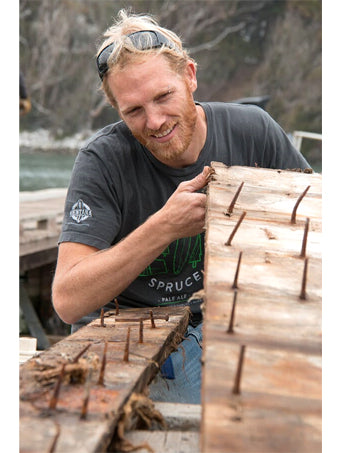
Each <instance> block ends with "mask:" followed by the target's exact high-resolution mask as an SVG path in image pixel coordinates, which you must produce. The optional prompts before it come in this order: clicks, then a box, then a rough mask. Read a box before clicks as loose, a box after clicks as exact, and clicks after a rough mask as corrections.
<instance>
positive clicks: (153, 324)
mask: <svg viewBox="0 0 342 453" xmlns="http://www.w3.org/2000/svg"><path fill="white" fill-rule="evenodd" d="M150 319H151V327H152V329H155V328H156V325H155V322H154V316H153V311H152V310H150Z"/></svg>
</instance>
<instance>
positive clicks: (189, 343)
mask: <svg viewBox="0 0 342 453" xmlns="http://www.w3.org/2000/svg"><path fill="white" fill-rule="evenodd" d="M201 358H202V323H201V324H199V325H198V326H197V327H192V326H190V325H189V326H188V328H187V331H186V333H185V339H184V340H183V341H182V342H181V343H180V344H179V346H178V349H177V351H175V352H172V353H171V354H170V356H169V357H168V359H167V360H166V362H165V364H164V366H163V367H162V369H161V372H159V373H158V374H157V376H156V377H155V378H154V380H153V381H152V382H151V384H150V386H149V389H150V395H149V396H150V398H151V399H152V400H153V401H164V402H174V403H176V402H178V403H187V404H201V378H202V365H201ZM163 374H164V376H165V374H166V375H167V376H168V377H163Z"/></svg>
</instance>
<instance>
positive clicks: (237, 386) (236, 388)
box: [233, 345, 246, 395]
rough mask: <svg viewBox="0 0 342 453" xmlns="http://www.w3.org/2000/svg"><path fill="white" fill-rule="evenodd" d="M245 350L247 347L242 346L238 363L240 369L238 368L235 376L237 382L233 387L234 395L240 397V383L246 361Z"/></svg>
mask: <svg viewBox="0 0 342 453" xmlns="http://www.w3.org/2000/svg"><path fill="white" fill-rule="evenodd" d="M245 349H246V346H245V345H241V348H240V356H239V362H238V367H237V370H236V374H235V381H234V387H233V393H234V395H239V393H240V382H241V375H242V365H243V359H244V355H245Z"/></svg>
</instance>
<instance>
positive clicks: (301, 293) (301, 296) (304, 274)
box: [299, 258, 309, 300]
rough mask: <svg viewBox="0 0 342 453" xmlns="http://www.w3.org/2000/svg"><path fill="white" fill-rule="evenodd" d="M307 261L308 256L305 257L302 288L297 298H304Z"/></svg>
mask: <svg viewBox="0 0 342 453" xmlns="http://www.w3.org/2000/svg"><path fill="white" fill-rule="evenodd" d="M308 261H309V258H305V261H304V270H303V278H302V289H301V291H300V296H299V298H300V299H302V300H305V299H306V281H307V273H308Z"/></svg>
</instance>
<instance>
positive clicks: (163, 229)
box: [52, 167, 210, 324]
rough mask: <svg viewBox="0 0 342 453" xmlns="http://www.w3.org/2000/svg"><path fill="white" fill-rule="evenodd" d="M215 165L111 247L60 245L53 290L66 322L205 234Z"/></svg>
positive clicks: (100, 303) (181, 187)
mask: <svg viewBox="0 0 342 453" xmlns="http://www.w3.org/2000/svg"><path fill="white" fill-rule="evenodd" d="M209 175H210V167H205V168H204V170H203V172H202V173H201V174H200V175H198V176H196V178H194V179H192V180H191V181H186V182H182V183H181V184H179V186H178V188H177V189H176V191H175V192H174V193H173V194H172V195H171V197H170V198H169V199H168V201H167V202H166V204H165V205H164V206H163V208H162V209H160V210H159V211H157V212H156V213H155V214H153V215H152V216H151V217H149V218H148V219H147V220H146V221H145V222H144V223H143V224H142V225H140V226H139V227H138V228H136V229H135V230H134V231H132V233H130V234H129V235H128V236H127V237H126V238H125V239H123V240H122V241H119V242H118V243H117V244H115V245H114V246H112V247H110V248H109V249H106V250H102V251H99V250H97V249H96V248H94V247H90V246H88V245H85V244H79V243H74V242H63V243H62V244H60V246H59V251H58V261H57V268H56V274H55V279H54V284H53V288H52V296H53V304H54V307H55V310H56V311H57V313H58V314H59V316H60V318H61V319H63V320H64V322H66V323H70V324H72V323H74V322H76V321H77V320H78V319H80V318H81V317H82V316H84V315H86V314H89V313H91V312H92V311H94V310H96V309H98V308H101V307H103V306H104V305H105V304H107V303H108V302H109V301H110V300H112V299H113V298H114V297H117V296H118V295H119V294H121V292H122V291H123V290H124V289H126V288H127V286H128V285H130V284H131V283H132V281H133V280H134V279H135V278H137V277H138V275H139V274H140V273H141V272H142V271H143V270H144V269H145V268H146V267H147V266H148V265H149V264H151V263H152V262H153V260H155V259H156V258H157V257H158V256H159V255H160V254H161V253H162V252H163V251H164V250H165V248H166V247H167V246H168V245H169V244H170V243H171V242H172V241H174V240H176V239H178V238H182V237H189V236H194V235H196V234H198V233H201V232H202V231H203V227H204V219H205V206H206V195H204V194H203V193H198V192H197V191H199V190H201V189H202V188H203V187H205V185H206V184H207V182H208V177H209Z"/></svg>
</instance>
